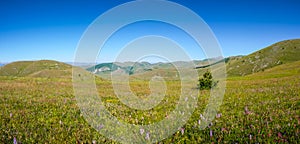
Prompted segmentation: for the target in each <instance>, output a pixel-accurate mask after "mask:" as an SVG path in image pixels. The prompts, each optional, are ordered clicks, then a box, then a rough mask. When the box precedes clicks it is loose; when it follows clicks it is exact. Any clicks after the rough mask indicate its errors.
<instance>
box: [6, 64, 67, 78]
mask: <svg viewBox="0 0 300 144" xmlns="http://www.w3.org/2000/svg"><path fill="white" fill-rule="evenodd" d="M71 75H72V66H71V65H68V64H65V63H61V62H57V61H51V60H40V61H19V62H13V63H9V64H6V65H5V66H3V67H1V68H0V76H17V77H24V76H29V77H71Z"/></svg>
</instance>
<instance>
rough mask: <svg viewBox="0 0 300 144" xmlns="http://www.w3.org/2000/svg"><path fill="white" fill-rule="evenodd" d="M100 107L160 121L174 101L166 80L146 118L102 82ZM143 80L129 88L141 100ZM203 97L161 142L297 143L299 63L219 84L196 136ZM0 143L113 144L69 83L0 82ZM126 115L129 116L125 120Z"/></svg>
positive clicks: (173, 84) (173, 85)
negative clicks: (219, 95) (206, 122)
mask: <svg viewBox="0 0 300 144" xmlns="http://www.w3.org/2000/svg"><path fill="white" fill-rule="evenodd" d="M97 83H98V87H99V95H100V96H101V98H102V99H103V100H104V102H105V105H106V107H107V109H108V110H109V111H110V112H111V113H112V114H113V115H115V116H116V117H118V118H119V119H122V120H123V121H125V122H128V123H133V124H147V123H153V122H156V121H159V120H162V119H164V118H165V117H166V115H167V114H168V112H170V111H171V110H172V109H173V108H174V104H176V101H177V100H178V93H179V92H178V88H180V85H179V84H180V83H179V82H177V81H167V85H168V90H167V96H166V98H165V99H164V100H163V102H165V103H164V104H163V105H161V104H159V105H158V106H157V107H155V108H154V109H152V110H150V112H151V113H152V115H151V116H149V115H147V113H148V112H143V111H135V110H130V109H129V108H127V107H125V106H123V105H122V104H121V102H120V101H119V100H118V99H117V98H116V97H115V96H114V93H113V89H112V86H111V85H110V82H108V81H101V80H97ZM147 84H148V82H147V81H135V82H132V83H131V86H132V90H133V91H134V92H135V93H136V94H137V95H138V96H141V97H142V96H143V95H145V94H149V90H148V89H143V87H144V86H147ZM208 98H209V91H201V92H200V95H199V99H198V107H197V108H196V110H195V112H194V113H193V115H192V117H191V119H190V120H189V122H188V123H187V124H186V125H185V126H184V127H182V128H181V129H179V130H178V132H176V133H175V134H173V135H172V137H170V138H168V139H165V140H163V141H162V142H163V143H212V142H214V143H218V142H220V143H235V142H237V143H255V142H259V143H277V142H288V143H297V142H299V135H300V111H299V109H300V62H294V63H290V64H288V65H281V66H278V67H275V68H272V69H269V70H266V71H264V72H261V73H256V74H253V75H249V76H245V77H233V78H229V79H228V80H227V89H226V93H225V96H224V99H223V104H222V106H221V107H220V111H219V112H218V115H217V117H216V119H214V120H213V122H212V123H211V124H210V126H209V127H207V128H206V129H204V130H200V129H199V127H198V125H199V120H201V116H200V115H201V113H203V110H204V108H205V106H206V104H207V101H208ZM0 109H1V112H0V143H13V142H14V140H15V141H17V142H21V143H93V142H96V143H116V142H114V141H112V140H109V139H107V138H105V137H104V136H101V135H100V134H98V132H97V131H96V130H94V129H93V128H92V127H90V126H89V124H88V123H87V122H86V121H85V120H84V118H83V116H82V115H81V114H80V110H79V108H78V107H77V104H76V100H75V97H74V95H73V88H72V80H71V79H69V78H57V79H55V78H30V77H0ZM129 113H130V116H129V115H128V114H129Z"/></svg>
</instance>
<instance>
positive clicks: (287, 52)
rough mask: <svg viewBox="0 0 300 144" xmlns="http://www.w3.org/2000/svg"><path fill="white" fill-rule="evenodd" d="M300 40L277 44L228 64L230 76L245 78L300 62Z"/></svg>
mask: <svg viewBox="0 0 300 144" xmlns="http://www.w3.org/2000/svg"><path fill="white" fill-rule="evenodd" d="M299 55H300V39H295V40H286V41H282V42H278V43H275V44H273V45H271V46H268V47H266V48H264V49H261V50H259V51H256V52H254V53H252V54H250V55H247V56H244V57H242V58H239V59H235V60H230V61H229V62H228V63H227V74H228V75H229V76H244V75H249V74H252V73H256V72H260V71H264V70H266V69H269V68H272V67H275V66H277V65H281V64H286V63H290V62H294V61H298V60H300V57H299Z"/></svg>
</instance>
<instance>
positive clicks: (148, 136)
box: [145, 132, 150, 140]
mask: <svg viewBox="0 0 300 144" xmlns="http://www.w3.org/2000/svg"><path fill="white" fill-rule="evenodd" d="M145 139H146V140H150V133H149V132H147V133H146V137H145Z"/></svg>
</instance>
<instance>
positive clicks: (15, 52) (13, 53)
mask: <svg viewBox="0 0 300 144" xmlns="http://www.w3.org/2000/svg"><path fill="white" fill-rule="evenodd" d="M124 2H127V1H126V0H105V1H104V0H80V1H79V0H72V1H63V0H1V2H0V63H1V62H12V61H19V60H40V59H52V60H58V61H64V62H72V61H73V58H74V53H75V50H76V46H77V43H78V41H79V40H80V37H81V35H82V34H83V32H84V31H85V29H86V28H87V27H88V25H89V24H90V23H91V22H93V20H94V19H95V18H97V17H98V16H99V15H100V14H102V13H103V12H105V11H107V10H109V9H110V8H112V7H115V6H117V5H119V4H122V3H124ZM174 2H177V3H179V4H181V5H183V6H186V7H188V8H190V9H191V10H193V11H194V12H196V13H197V14H198V15H199V16H201V17H202V18H203V19H204V21H206V23H207V24H208V25H209V26H210V28H211V29H212V31H213V32H214V33H215V35H216V37H217V39H218V41H219V43H220V45H221V47H222V51H223V54H224V56H225V57H227V56H233V55H246V54H250V53H252V52H254V51H256V50H259V49H261V48H263V47H266V46H268V45H270V44H273V43H275V42H278V41H282V40H286V39H295V38H300V16H299V14H300V8H299V7H300V1H299V0H265V1H263V0H262V1H255V0H209V1H208V0H203V1H201V0H174ZM154 25H155V24H154ZM129 29H130V28H129ZM124 32H126V30H124ZM158 34H159V33H158ZM166 36H168V34H167V33H166ZM120 44H121V42H120ZM104 52H105V51H104ZM110 52H112V51H109V50H108V51H107V53H108V54H109V53H110ZM191 53H193V52H191ZM193 54H194V55H193V56H192V58H194V59H198V58H199V57H200V58H202V56H201V54H199V55H200V56H197V53H193ZM100 59H101V58H100ZM101 60H102V59H101ZM109 60H110V59H109V58H104V59H103V61H109Z"/></svg>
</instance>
